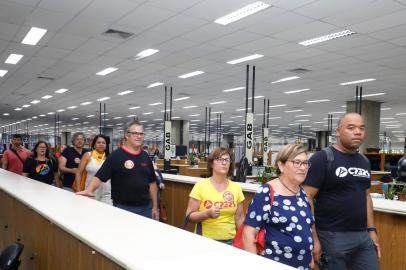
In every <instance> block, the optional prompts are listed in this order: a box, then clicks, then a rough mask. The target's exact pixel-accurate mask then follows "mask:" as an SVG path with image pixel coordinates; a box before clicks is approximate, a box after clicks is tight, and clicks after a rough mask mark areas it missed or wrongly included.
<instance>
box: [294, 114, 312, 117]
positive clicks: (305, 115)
mask: <svg viewBox="0 0 406 270" xmlns="http://www.w3.org/2000/svg"><path fill="white" fill-rule="evenodd" d="M309 116H312V115H311V114H299V115H295V117H309Z"/></svg>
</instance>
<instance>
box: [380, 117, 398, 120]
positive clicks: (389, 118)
mask: <svg viewBox="0 0 406 270" xmlns="http://www.w3.org/2000/svg"><path fill="white" fill-rule="evenodd" d="M393 119H395V118H394V117H381V120H393Z"/></svg>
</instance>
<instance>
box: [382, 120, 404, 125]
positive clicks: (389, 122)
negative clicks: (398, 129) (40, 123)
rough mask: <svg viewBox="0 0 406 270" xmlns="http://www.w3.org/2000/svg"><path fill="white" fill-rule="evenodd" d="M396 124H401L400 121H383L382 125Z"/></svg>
mask: <svg viewBox="0 0 406 270" xmlns="http://www.w3.org/2000/svg"><path fill="white" fill-rule="evenodd" d="M396 123H399V121H396V120H395V121H381V123H380V124H396Z"/></svg>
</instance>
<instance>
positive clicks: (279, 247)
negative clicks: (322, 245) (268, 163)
mask: <svg viewBox="0 0 406 270" xmlns="http://www.w3.org/2000/svg"><path fill="white" fill-rule="evenodd" d="M276 166H277V168H278V174H279V177H278V178H276V179H274V180H272V181H269V182H268V183H266V184H263V185H262V186H260V187H259V189H258V190H257V192H256V194H255V196H254V198H253V199H252V201H251V204H250V205H249V207H248V211H247V216H246V217H245V221H244V223H245V225H246V226H245V227H244V232H243V243H244V249H245V250H247V251H250V252H252V253H257V250H256V245H255V236H256V234H257V233H258V231H259V229H260V228H262V227H263V228H265V249H264V251H263V252H262V253H261V255H262V256H264V257H266V258H269V259H271V260H274V261H277V262H281V263H283V264H287V265H290V266H292V267H296V268H297V269H302V270H304V269H311V267H312V266H313V261H312V252H313V248H314V247H313V231H314V230H312V227H313V226H314V217H313V214H312V212H311V209H310V205H309V202H308V200H307V197H306V194H305V193H304V190H303V188H302V187H301V184H302V182H303V181H304V179H305V178H306V174H307V170H308V168H309V166H310V163H309V161H308V157H307V151H306V149H305V148H303V147H302V146H301V145H295V144H288V145H285V146H284V147H283V148H282V149H281V151H280V152H279V153H278V156H277V158H276ZM270 187H271V190H270ZM270 191H271V192H273V194H274V201H273V203H272V206H271V205H270V200H272V199H271V197H270ZM316 248H319V247H316Z"/></svg>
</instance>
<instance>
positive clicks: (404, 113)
mask: <svg viewBox="0 0 406 270" xmlns="http://www.w3.org/2000/svg"><path fill="white" fill-rule="evenodd" d="M396 115H406V112H402V113H397V114H396Z"/></svg>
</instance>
